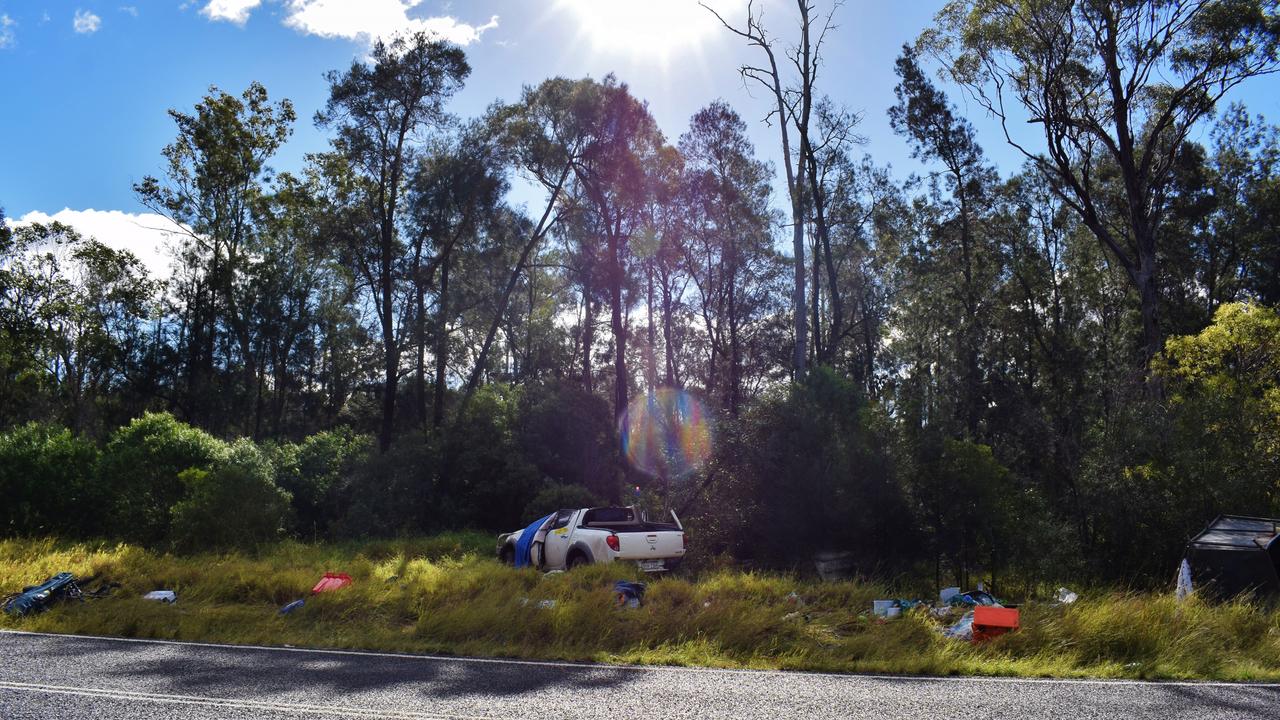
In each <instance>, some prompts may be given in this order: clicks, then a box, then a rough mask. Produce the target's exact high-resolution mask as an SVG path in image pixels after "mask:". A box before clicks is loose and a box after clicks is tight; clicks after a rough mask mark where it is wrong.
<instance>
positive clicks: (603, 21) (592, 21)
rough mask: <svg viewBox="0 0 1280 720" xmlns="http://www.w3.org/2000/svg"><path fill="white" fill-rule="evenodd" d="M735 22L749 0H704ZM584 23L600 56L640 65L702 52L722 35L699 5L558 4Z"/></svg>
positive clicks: (585, 0) (663, 1) (600, 0)
mask: <svg viewBox="0 0 1280 720" xmlns="http://www.w3.org/2000/svg"><path fill="white" fill-rule="evenodd" d="M704 3H705V4H706V6H707V7H710V8H713V9H714V10H715V11H716V12H718V13H720V14H721V15H722V16H723V17H724V18H725V19H726V20H729V21H730V22H733V21H735V20H736V19H737V15H738V14H740V13H739V11H740V10H741V9H742V8H743V7H744V6H745V5H746V2H745V0H704ZM556 6H557V8H559V9H562V10H566V11H568V12H569V13H570V14H571V15H572V16H573V17H574V18H575V19H576V21H577V23H578V33H579V36H580V37H582V38H583V39H585V40H587V41H588V42H590V44H591V46H592V48H593V50H594V51H595V52H600V53H622V54H629V55H631V56H632V57H633V58H635V59H645V60H655V59H656V60H664V61H665V60H670V59H672V58H673V57H674V56H676V55H678V54H680V53H681V52H683V51H690V50H697V49H699V48H700V47H701V46H702V44H703V43H705V42H706V41H707V40H708V39H710V38H711V37H712V36H713V35H714V34H715V33H716V32H717V31H719V30H722V27H721V25H720V21H718V20H716V17H715V15H713V14H712V13H711V12H710V11H709V10H708V9H707V7H703V6H702V4H699V2H698V0H557V2H556Z"/></svg>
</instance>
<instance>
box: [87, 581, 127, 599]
mask: <svg viewBox="0 0 1280 720" xmlns="http://www.w3.org/2000/svg"><path fill="white" fill-rule="evenodd" d="M88 583H89V581H88V580H86V581H85V582H84V583H83V584H86V585H87V584H88ZM119 588H120V583H118V582H101V583H98V585H97V586H95V587H94V588H93V589H92V590H85V591H83V593H81V594H82V595H83V596H84V597H85V598H87V599H89V600H100V599H102V598H105V597H111V593H113V592H115V591H116V590H118V589H119Z"/></svg>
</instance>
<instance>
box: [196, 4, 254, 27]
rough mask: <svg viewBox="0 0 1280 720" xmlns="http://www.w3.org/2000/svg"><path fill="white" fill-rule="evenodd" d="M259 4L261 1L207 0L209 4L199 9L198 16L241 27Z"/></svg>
mask: <svg viewBox="0 0 1280 720" xmlns="http://www.w3.org/2000/svg"><path fill="white" fill-rule="evenodd" d="M261 4H262V0H209V4H208V5H205V6H204V7H203V8H201V9H200V14H201V15H204V16H205V17H207V18H209V19H210V20H225V21H227V22H233V23H235V24H236V25H243V24H244V23H245V21H246V20H248V19H249V13H250V12H252V11H253V9H254V8H256V7H258V6H259V5H261Z"/></svg>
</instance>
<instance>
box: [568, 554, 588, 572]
mask: <svg viewBox="0 0 1280 720" xmlns="http://www.w3.org/2000/svg"><path fill="white" fill-rule="evenodd" d="M586 564H587V556H586V555H583V554H582V553H580V552H576V553H573V554H572V555H570V556H569V562H568V567H569V569H570V570H572V569H574V568H576V567H582V566H583V565H586Z"/></svg>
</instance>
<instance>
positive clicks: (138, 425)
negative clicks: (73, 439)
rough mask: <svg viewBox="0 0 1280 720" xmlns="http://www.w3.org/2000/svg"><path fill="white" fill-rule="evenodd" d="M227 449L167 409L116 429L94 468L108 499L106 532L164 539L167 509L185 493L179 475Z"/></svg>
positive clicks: (215, 459) (206, 466) (132, 537)
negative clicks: (110, 499)
mask: <svg viewBox="0 0 1280 720" xmlns="http://www.w3.org/2000/svg"><path fill="white" fill-rule="evenodd" d="M227 450H228V449H227V445H226V443H224V442H222V441H221V440H218V439H217V438H215V437H213V436H212V435H209V434H208V433H206V432H204V431H203V430H199V429H197V428H194V427H191V426H190V425H187V424H185V423H183V422H180V421H179V420H177V419H176V418H174V417H173V416H172V415H170V414H168V413H146V414H145V415H143V416H142V417H140V418H137V419H136V420H134V421H133V422H131V423H129V424H128V425H126V426H125V427H122V428H120V429H119V430H117V431H116V432H115V433H114V434H113V435H112V436H111V439H110V440H109V441H108V442H107V445H106V448H104V450H103V452H102V458H101V461H100V462H99V463H98V468H97V475H98V480H99V482H100V483H101V484H102V486H103V488H104V490H105V491H106V492H108V493H109V494H110V497H111V498H112V502H111V505H110V506H109V507H108V508H105V510H106V512H107V513H108V515H109V516H110V521H109V524H108V527H107V528H106V531H107V532H108V533H109V534H111V535H113V536H115V537H122V538H127V539H130V540H134V541H137V542H142V543H157V542H160V541H162V540H164V539H166V538H168V537H169V520H170V512H169V510H170V508H172V507H173V506H174V505H175V504H176V503H178V502H179V501H181V500H182V499H183V498H184V497H185V495H186V487H185V485H184V483H183V481H182V479H181V478H180V477H179V475H180V474H181V473H182V472H183V471H184V470H188V469H196V470H209V469H211V468H212V467H213V466H214V464H215V463H217V462H218V461H220V460H222V459H224V458H225V457H226V454H227Z"/></svg>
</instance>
